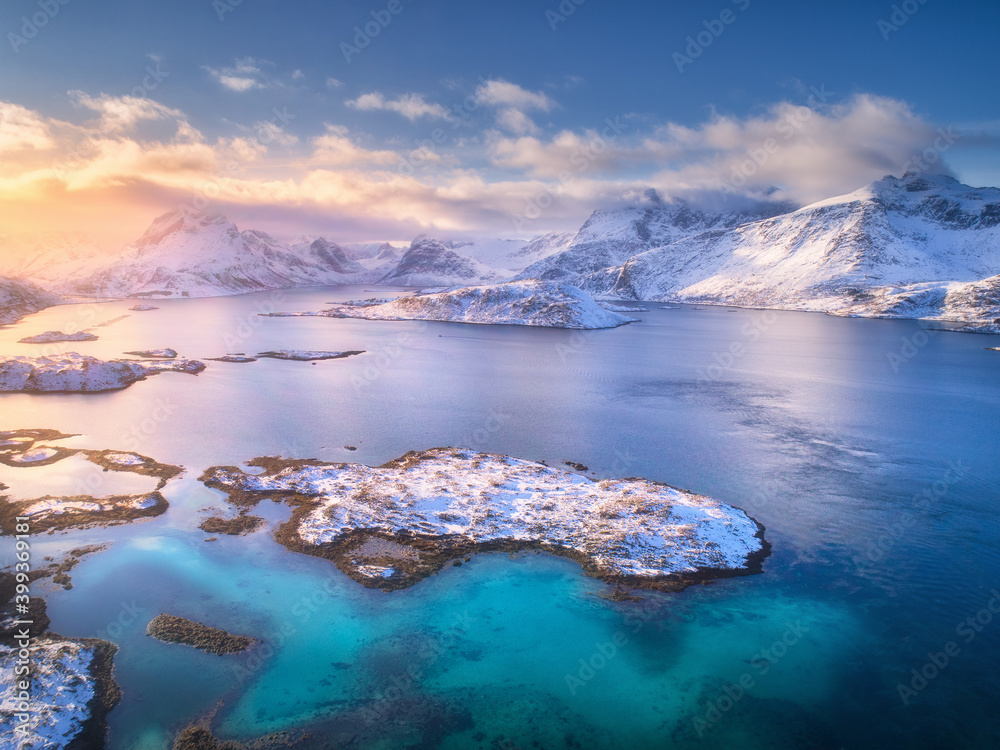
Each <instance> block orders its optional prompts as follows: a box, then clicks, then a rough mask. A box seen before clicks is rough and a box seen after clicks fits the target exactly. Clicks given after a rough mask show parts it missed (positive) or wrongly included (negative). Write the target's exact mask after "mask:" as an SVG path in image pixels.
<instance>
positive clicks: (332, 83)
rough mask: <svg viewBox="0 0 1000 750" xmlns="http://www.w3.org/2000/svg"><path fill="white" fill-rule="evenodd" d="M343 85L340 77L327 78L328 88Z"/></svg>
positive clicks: (336, 87)
mask: <svg viewBox="0 0 1000 750" xmlns="http://www.w3.org/2000/svg"><path fill="white" fill-rule="evenodd" d="M343 85H344V82H343V81H341V80H340V79H339V78H327V79H326V87H327V88H328V89H339V88H340V87H341V86H343Z"/></svg>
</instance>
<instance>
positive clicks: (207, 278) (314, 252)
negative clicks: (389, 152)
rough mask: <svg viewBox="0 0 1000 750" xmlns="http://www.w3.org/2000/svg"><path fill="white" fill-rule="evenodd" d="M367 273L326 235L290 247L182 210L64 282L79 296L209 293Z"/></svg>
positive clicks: (354, 278) (353, 278)
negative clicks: (102, 263) (89, 270)
mask: <svg viewBox="0 0 1000 750" xmlns="http://www.w3.org/2000/svg"><path fill="white" fill-rule="evenodd" d="M366 280H368V278H367V272H366V271H365V269H364V268H363V267H361V266H360V265H358V264H356V263H354V262H353V261H352V260H350V259H349V258H348V257H347V256H346V255H345V254H344V252H343V250H342V249H341V248H339V246H337V245H336V244H335V243H331V242H328V241H326V240H323V239H322V238H320V239H317V240H315V241H314V242H311V243H309V244H307V245H300V246H297V247H295V248H293V247H290V246H288V245H286V244H284V243H282V242H279V241H278V240H276V239H274V238H273V237H271V236H270V235H268V234H266V233H264V232H260V231H257V230H252V229H251V230H246V231H242V232H241V231H240V230H239V229H238V228H237V227H236V225H234V224H232V223H230V222H229V221H227V220H226V218H225V217H223V216H220V215H217V214H216V215H200V214H195V213H192V212H188V211H183V210H178V211H173V212H171V213H168V214H164V215H163V216H161V217H159V218H158V219H156V220H155V221H154V222H153V223H152V225H151V226H150V227H149V229H148V230H146V233H145V234H143V236H142V237H140V238H139V239H138V240H137V241H136V242H135V243H133V244H132V245H130V246H129V247H127V248H125V250H124V251H122V253H121V254H120V255H119V256H118V257H117V258H115V259H114V260H113V261H111V262H109V263H107V264H106V265H105V266H104V267H103V268H100V269H98V270H97V271H95V272H93V273H91V274H89V275H88V276H86V277H84V278H81V279H78V280H76V281H74V282H72V283H70V284H68V285H67V286H66V288H67V290H68V291H72V292H75V293H78V294H84V295H91V296H104V297H126V296H135V295H151V296H153V295H155V296H192V297H207V296H214V295H223V294H239V293H241V292H251V291H259V290H262V289H275V288H283V287H294V286H314V285H325V284H342V283H352V282H358V281H366Z"/></svg>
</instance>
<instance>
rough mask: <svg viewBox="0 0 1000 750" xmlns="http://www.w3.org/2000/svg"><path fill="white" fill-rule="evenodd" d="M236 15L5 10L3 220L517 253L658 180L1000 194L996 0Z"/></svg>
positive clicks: (700, 185) (677, 189)
mask: <svg viewBox="0 0 1000 750" xmlns="http://www.w3.org/2000/svg"><path fill="white" fill-rule="evenodd" d="M233 1H234V0H215V1H214V2H213V0H175V1H174V2H170V3H167V2H155V3H154V2H135V1H134V0H133V1H132V2H125V1H124V0H122V1H118V0H65V2H66V4H65V5H61V4H59V0H41V2H39V0H33V1H28V0H7V1H6V2H5V3H4V5H3V7H2V9H0V33H3V35H4V37H5V39H4V40H0V65H2V68H0V103H2V105H0V106H2V107H3V109H2V110H0V112H2V114H0V161H2V162H3V171H2V172H0V192H2V195H0V198H2V206H3V208H0V228H7V229H9V230H14V231H23V230H24V229H26V228H27V225H28V224H29V223H30V222H34V221H37V217H38V216H40V215H46V214H47V215H51V214H53V213H58V214H59V216H60V217H61V219H60V226H61V228H67V229H70V228H82V229H86V230H88V231H98V232H101V233H103V234H105V235H107V236H108V238H109V241H118V240H121V241H125V240H127V239H129V238H130V236H129V235H130V234H131V235H134V234H136V233H137V232H139V231H141V230H142V228H143V227H144V226H145V225H146V224H148V222H149V220H150V219H151V218H152V217H153V216H155V215H156V214H158V213H162V212H163V211H166V210H171V209H172V208H175V207H176V206H177V205H188V204H196V207H202V206H203V205H204V207H205V208H206V210H217V211H222V212H224V213H226V214H227V215H229V216H230V218H233V219H234V220H237V221H238V222H239V223H240V224H241V226H242V225H247V226H258V227H260V228H263V229H267V230H269V231H273V232H276V233H278V234H286V235H287V234H294V233H298V232H299V231H301V232H303V233H305V232H309V233H323V234H326V235H328V236H330V237H331V238H333V239H340V240H344V241H348V240H360V239H408V238H410V237H412V236H413V235H414V234H416V233H418V232H422V231H429V232H431V233H436V234H441V235H449V234H450V235H454V236H461V235H468V234H476V233H486V234H501V235H508V236H515V235H516V236H530V235H532V234H537V233H540V232H543V231H549V230H552V229H570V228H575V227H576V226H578V225H579V224H580V223H581V222H582V221H583V220H584V219H585V218H586V216H587V215H588V213H589V212H590V210H592V209H593V208H596V207H598V206H601V205H613V204H620V203H627V202H628V201H630V200H633V199H634V198H635V196H636V195H638V194H640V193H641V191H642V189H643V188H644V187H646V186H650V185H652V186H655V187H657V188H658V189H659V190H661V192H664V193H667V194H673V195H679V196H688V197H695V198H698V199H708V198H709V197H710V196H711V195H714V196H719V195H721V196H724V197H725V199H727V200H737V199H739V198H740V197H741V196H743V195H759V194H761V193H763V192H765V191H767V190H769V189H772V188H774V187H776V188H778V191H779V192H778V193H776V194H775V196H776V197H781V198H787V199H789V200H794V201H797V202H799V203H807V202H810V201H813V200H818V199H821V198H823V197H827V196H830V195H835V194H838V193H843V192H847V191H850V190H853V189H855V188H857V187H860V186H861V185H863V184H865V183H866V182H869V181H871V180H872V179H877V178H878V177H881V176H883V175H884V174H887V173H896V174H900V173H901V172H902V170H903V169H904V168H906V167H907V165H909V167H910V168H913V167H914V166H916V168H920V169H929V170H934V171H949V172H951V173H953V174H955V175H956V176H957V177H959V178H960V179H962V180H963V181H965V182H969V183H971V184H991V185H996V184H1000V138H998V136H1000V112H998V109H1000V104H998V100H997V96H996V92H997V87H996V83H995V77H996V71H997V70H1000V51H998V47H997V45H996V41H995V40H996V38H997V35H998V32H1000V4H998V3H995V2H986V1H985V0H983V1H979V2H973V1H966V2H951V3H944V2H943V1H942V0H926V2H924V3H921V2H920V1H919V0H909V1H908V2H899V3H881V2H860V1H854V2H838V3H827V4H810V3H801V2H794V3H793V2H764V0H718V1H715V2H707V1H706V2H688V3H662V2H661V3H645V2H633V3H611V2H609V1H607V0H585V1H584V2H582V3H580V4H579V5H577V4H576V3H575V2H574V1H573V0H564V1H563V2H562V3H561V4H560V2H558V1H556V0H553V1H551V2H546V1H544V0H542V1H539V2H524V1H513V2H504V3H475V4H470V3H459V2H431V1H430V0H385V2H382V1H381V0H376V1H375V2H351V1H346V2H336V3H332V2H331V3H324V2H305V1H303V2H294V1H291V2H290V1H288V0H286V1H285V2H278V1H277V0H242V2H238V3H237V4H235V5H234V4H233ZM392 11H396V12H392ZM33 19H34V20H33ZM25 20H27V21H28V25H27V26H26V25H25ZM39 20H44V24H37V28H36V24H35V21H39ZM366 26H367V30H368V31H369V32H371V31H377V35H375V36H373V37H372V38H370V39H368V43H367V44H365V41H366V38H365V37H358V36H357V34H356V32H355V27H360V28H361V29H362V31H364V30H365V29H366ZM33 32H34V33H33ZM344 45H351V47H350V48H345V46H344ZM348 58H350V59H348ZM421 143H423V144H424V149H423V150H422V151H416V152H415V150H416V149H418V148H419V144H421ZM748 160H749V161H748ZM112 216H114V217H115V218H116V224H115V229H114V230H111V229H109V228H108V222H109V220H110V217H112ZM63 224H64V225H65V226H62V225H63ZM119 234H120V235H121V236H118V235H119Z"/></svg>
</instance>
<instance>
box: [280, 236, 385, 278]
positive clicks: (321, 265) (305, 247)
mask: <svg viewBox="0 0 1000 750" xmlns="http://www.w3.org/2000/svg"><path fill="white" fill-rule="evenodd" d="M291 248H292V250H293V251H294V252H295V254H296V255H298V256H299V258H301V260H302V262H303V263H305V264H306V265H307V266H311V267H314V268H315V269H316V270H317V271H318V272H322V273H326V272H330V271H332V272H333V273H337V274H341V275H343V276H351V275H356V274H364V273H365V272H366V271H367V270H368V269H367V268H365V267H364V266H363V265H361V264H360V263H358V262H357V261H356V260H354V259H352V258H351V256H350V254H349V253H348V251H347V250H346V249H345V248H343V247H342V246H340V245H338V244H337V243H336V242H330V241H329V240H327V239H324V238H323V237H317V238H316V239H315V240H313V241H312V242H309V243H304V244H298V245H292V246H291Z"/></svg>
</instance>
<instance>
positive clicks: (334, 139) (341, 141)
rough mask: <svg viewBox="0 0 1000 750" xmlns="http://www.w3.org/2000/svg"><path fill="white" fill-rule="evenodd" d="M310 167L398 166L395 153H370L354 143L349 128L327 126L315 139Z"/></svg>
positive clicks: (397, 158) (397, 156) (397, 157)
mask: <svg viewBox="0 0 1000 750" xmlns="http://www.w3.org/2000/svg"><path fill="white" fill-rule="evenodd" d="M312 143H313V149H314V150H313V154H312V158H311V159H310V160H309V165H310V166H338V167H344V166H358V165H361V164H397V163H399V161H400V158H399V154H397V153H396V152H395V151H369V150H368V149H365V148H363V147H362V146H360V145H358V144H357V143H356V142H355V141H353V140H352V139H351V138H350V137H349V135H348V131H347V128H345V127H343V126H342V125H330V124H329V123H327V124H326V132H325V133H324V134H323V135H321V136H319V137H317V138H314V139H313V141H312Z"/></svg>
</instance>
